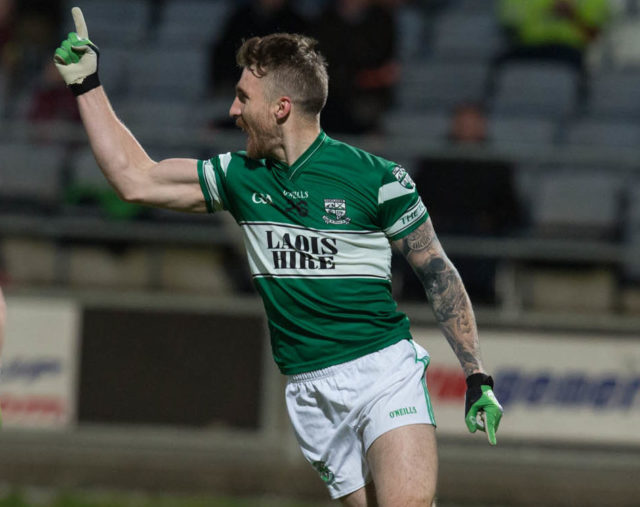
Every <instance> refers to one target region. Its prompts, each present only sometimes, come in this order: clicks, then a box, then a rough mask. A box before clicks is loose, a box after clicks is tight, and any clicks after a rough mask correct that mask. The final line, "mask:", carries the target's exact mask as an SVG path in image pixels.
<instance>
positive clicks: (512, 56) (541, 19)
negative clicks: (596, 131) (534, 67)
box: [490, 0, 611, 98]
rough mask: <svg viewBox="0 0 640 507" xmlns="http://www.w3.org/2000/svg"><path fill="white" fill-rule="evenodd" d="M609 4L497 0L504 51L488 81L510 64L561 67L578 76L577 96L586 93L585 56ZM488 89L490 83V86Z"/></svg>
mask: <svg viewBox="0 0 640 507" xmlns="http://www.w3.org/2000/svg"><path fill="white" fill-rule="evenodd" d="M610 14H611V9H610V5H609V0H526V1H522V0H500V2H499V4H498V17H499V21H500V24H501V26H502V28H503V31H504V34H505V38H506V41H507V49H506V50H505V51H504V52H503V53H501V54H499V55H498V56H497V57H496V59H495V60H494V62H493V71H492V72H491V77H492V79H495V73H496V72H498V71H499V69H500V67H502V66H503V65H505V64H507V63H508V62H512V61H529V60H543V61H544V60H546V61H553V62H560V63H564V64H566V65H568V66H570V67H571V68H573V69H575V71H576V72H577V73H578V76H579V80H580V83H579V86H580V94H581V96H582V97H583V98H584V95H585V94H586V89H587V75H586V67H585V53H586V51H587V50H588V48H589V47H590V46H591V44H592V43H593V42H594V41H595V40H596V39H597V38H598V36H599V35H600V33H601V31H602V30H603V28H604V26H605V25H606V23H607V22H608V21H609V18H610ZM490 86H491V88H492V86H493V85H492V83H490Z"/></svg>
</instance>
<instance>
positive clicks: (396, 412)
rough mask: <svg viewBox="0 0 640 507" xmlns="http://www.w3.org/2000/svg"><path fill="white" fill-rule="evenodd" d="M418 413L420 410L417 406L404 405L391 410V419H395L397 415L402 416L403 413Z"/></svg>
mask: <svg viewBox="0 0 640 507" xmlns="http://www.w3.org/2000/svg"><path fill="white" fill-rule="evenodd" d="M417 413H418V411H417V410H416V407H403V408H399V409H397V410H392V411H391V412H389V417H391V419H395V418H396V417H400V416H403V415H412V414H417Z"/></svg>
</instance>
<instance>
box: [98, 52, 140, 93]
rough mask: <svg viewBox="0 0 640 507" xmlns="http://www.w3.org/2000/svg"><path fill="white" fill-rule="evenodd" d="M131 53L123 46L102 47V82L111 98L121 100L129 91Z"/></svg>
mask: <svg viewBox="0 0 640 507" xmlns="http://www.w3.org/2000/svg"><path fill="white" fill-rule="evenodd" d="M131 57H132V54H131V51H130V50H128V49H126V48H124V47H121V46H107V45H101V46H100V82H101V83H102V84H103V85H104V87H105V90H107V93H108V94H109V97H110V98H111V99H113V100H119V99H120V98H122V97H124V96H126V95H127V93H128V91H129V71H130V59H131Z"/></svg>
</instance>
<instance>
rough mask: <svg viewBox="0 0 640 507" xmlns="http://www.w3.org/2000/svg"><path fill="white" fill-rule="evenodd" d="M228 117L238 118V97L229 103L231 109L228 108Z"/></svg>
mask: <svg viewBox="0 0 640 507" xmlns="http://www.w3.org/2000/svg"><path fill="white" fill-rule="evenodd" d="M229 116H231V118H237V117H238V116H240V101H239V100H238V97H236V98H235V99H234V100H233V102H232V103H231V107H230V108H229Z"/></svg>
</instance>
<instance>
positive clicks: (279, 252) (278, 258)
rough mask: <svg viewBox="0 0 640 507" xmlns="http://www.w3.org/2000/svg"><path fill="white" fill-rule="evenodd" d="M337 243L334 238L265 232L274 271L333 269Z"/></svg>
mask: <svg viewBox="0 0 640 507" xmlns="http://www.w3.org/2000/svg"><path fill="white" fill-rule="evenodd" d="M337 243H338V241H337V240H336V239H334V238H323V237H320V236H313V235H310V234H290V233H288V232H287V233H284V234H282V235H279V234H278V233H277V232H276V231H267V248H268V249H269V250H270V251H271V252H272V254H273V268H274V269H335V267H336V266H335V264H334V255H336V254H337V253H338V246H337Z"/></svg>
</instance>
